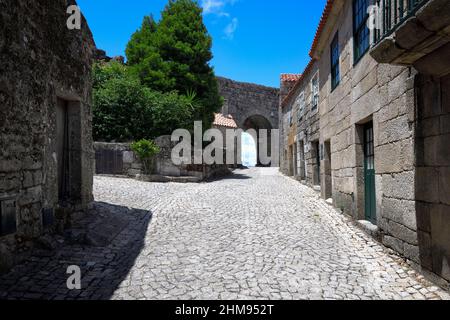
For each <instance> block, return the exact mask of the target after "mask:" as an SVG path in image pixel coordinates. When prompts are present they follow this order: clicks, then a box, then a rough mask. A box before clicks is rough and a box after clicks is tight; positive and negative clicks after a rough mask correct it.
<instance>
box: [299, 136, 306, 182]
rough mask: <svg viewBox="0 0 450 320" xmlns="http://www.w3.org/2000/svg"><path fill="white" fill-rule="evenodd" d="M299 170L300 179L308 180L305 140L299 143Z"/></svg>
mask: <svg viewBox="0 0 450 320" xmlns="http://www.w3.org/2000/svg"><path fill="white" fill-rule="evenodd" d="M298 148H299V151H300V152H299V158H300V159H299V168H300V179H302V180H305V179H306V162H305V144H304V143H303V140H302V141H300V142H299V147H298Z"/></svg>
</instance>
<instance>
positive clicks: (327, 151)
mask: <svg viewBox="0 0 450 320" xmlns="http://www.w3.org/2000/svg"><path fill="white" fill-rule="evenodd" d="M323 146H324V147H323V149H324V150H323V152H324V155H323V156H324V157H323V171H324V175H323V176H324V178H323V197H324V198H325V199H329V198H331V197H332V196H333V179H332V171H331V142H330V140H328V141H325V143H324V144H323Z"/></svg>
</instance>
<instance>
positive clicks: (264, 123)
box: [217, 77, 280, 165]
mask: <svg viewBox="0 0 450 320" xmlns="http://www.w3.org/2000/svg"><path fill="white" fill-rule="evenodd" d="M217 81H218V84H219V92H220V94H221V95H222V97H223V98H224V105H223V107H222V114H224V115H225V116H228V115H230V116H232V118H233V119H234V121H235V122H236V125H237V126H238V128H239V129H242V130H244V131H246V130H248V129H254V130H256V131H257V132H259V130H260V129H266V130H268V152H267V155H268V156H270V155H271V141H270V137H271V130H273V129H278V127H279V123H278V119H279V118H278V116H279V113H278V108H279V99H280V90H279V89H278V88H271V87H265V86H261V85H257V84H252V83H245V82H237V81H233V80H230V79H225V78H221V77H218V78H217ZM259 141H260V137H255V142H256V145H257V149H258V148H259ZM257 154H258V157H257V159H258V161H257V162H258V165H261V161H260V158H259V152H258V151H257Z"/></svg>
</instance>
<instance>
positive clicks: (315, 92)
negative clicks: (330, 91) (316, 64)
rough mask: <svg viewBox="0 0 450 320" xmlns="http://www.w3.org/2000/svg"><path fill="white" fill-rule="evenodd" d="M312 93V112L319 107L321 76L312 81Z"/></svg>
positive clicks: (316, 76) (317, 75)
mask: <svg viewBox="0 0 450 320" xmlns="http://www.w3.org/2000/svg"><path fill="white" fill-rule="evenodd" d="M311 93H312V110H316V109H317V107H318V105H319V74H317V73H316V75H315V76H314V77H313V79H312V80H311Z"/></svg>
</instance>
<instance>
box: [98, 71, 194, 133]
mask: <svg viewBox="0 0 450 320" xmlns="http://www.w3.org/2000/svg"><path fill="white" fill-rule="evenodd" d="M93 77H94V82H95V86H94V90H93V115H94V121H93V131H94V132H93V133H94V139H95V140H96V141H107V142H110V141H117V142H128V141H133V140H138V139H155V138H157V137H159V136H161V135H167V134H172V132H173V131H174V130H175V129H179V128H184V129H189V128H191V127H192V124H193V122H194V116H193V114H194V111H195V110H194V108H195V107H193V106H194V105H196V103H197V102H196V101H195V95H194V94H193V95H192V96H191V97H187V96H183V95H179V94H178V93H176V92H168V93H161V92H157V91H154V90H151V89H149V88H147V87H145V86H143V85H142V84H141V81H140V80H139V78H138V77H136V76H134V74H133V73H132V72H130V69H129V68H128V67H126V66H123V65H120V64H117V63H116V62H113V63H111V64H109V63H108V64H101V65H96V66H95V67H94V69H93Z"/></svg>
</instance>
